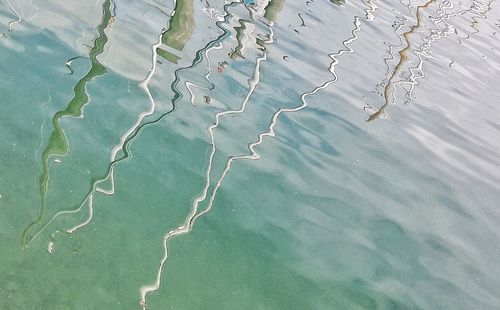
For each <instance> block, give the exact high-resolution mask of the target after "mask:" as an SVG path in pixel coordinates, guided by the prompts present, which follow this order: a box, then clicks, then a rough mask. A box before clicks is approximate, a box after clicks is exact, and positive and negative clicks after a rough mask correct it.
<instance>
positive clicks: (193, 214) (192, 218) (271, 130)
mask: <svg viewBox="0 0 500 310" xmlns="http://www.w3.org/2000/svg"><path fill="white" fill-rule="evenodd" d="M367 5H368V8H366V9H365V10H364V11H365V13H366V15H365V17H364V18H363V17H358V16H356V17H355V19H354V26H355V28H354V30H353V31H352V37H350V38H348V39H346V40H344V41H343V42H342V44H343V46H344V47H345V49H341V50H340V51H339V52H337V53H334V54H330V55H329V57H330V58H331V59H332V63H331V65H330V67H329V71H330V72H331V73H332V75H333V76H334V78H333V79H332V80H329V81H327V82H325V83H324V84H323V85H321V86H318V87H316V88H314V89H313V90H312V91H310V92H307V93H304V94H302V95H301V102H302V103H301V105H299V106H297V107H294V108H281V109H279V110H278V111H277V112H276V113H274V114H273V116H272V118H271V123H270V125H269V127H268V131H266V132H262V133H260V134H259V135H258V140H257V141H256V142H253V143H250V144H249V146H248V149H249V151H250V154H248V155H241V156H232V157H230V158H229V159H228V160H227V162H226V164H225V167H224V170H223V172H222V175H221V176H220V178H219V179H218V180H217V182H216V184H215V187H214V189H213V190H212V193H211V195H210V198H209V201H208V204H207V207H206V208H205V209H204V210H202V211H201V212H198V208H199V205H200V203H201V202H202V201H204V200H205V199H206V197H207V195H208V189H209V187H210V182H211V181H210V174H211V170H212V161H213V156H214V154H215V151H216V147H215V137H214V132H213V131H214V129H215V128H216V127H218V125H219V119H220V117H222V116H224V115H228V114H236V113H241V112H243V111H244V110H245V107H246V102H247V101H248V99H249V97H250V95H251V93H252V92H253V90H252V85H253V84H254V85H256V83H257V82H253V84H251V88H250V92H249V93H248V94H247V97H245V100H244V101H243V105H242V107H241V108H240V109H239V110H236V111H225V112H221V113H219V114H217V115H216V122H215V124H213V125H212V126H210V127H209V133H210V138H211V143H212V152H211V154H210V161H209V165H208V169H207V172H206V183H205V187H204V189H203V191H202V193H201V194H200V195H199V196H198V197H196V199H195V200H194V202H193V204H192V207H191V210H190V213H189V214H188V216H187V217H186V219H185V221H184V223H183V225H182V226H179V227H178V228H176V229H173V230H171V231H169V232H168V233H166V234H165V235H164V237H163V249H164V256H163V258H162V260H161V262H160V266H159V269H158V273H157V277H156V281H155V283H154V284H152V285H148V286H143V287H142V288H141V302H140V303H141V305H142V307H143V310H145V309H146V297H147V294H148V293H150V292H153V291H156V290H158V289H159V287H160V284H161V276H162V271H163V268H164V266H165V263H166V262H167V260H168V243H169V241H170V240H171V239H173V238H174V237H176V236H179V235H184V234H186V233H188V232H189V231H191V229H192V228H193V225H194V223H195V222H196V220H198V219H199V218H200V217H202V216H203V215H205V214H207V213H208V212H210V210H211V209H212V207H213V203H214V201H215V198H216V196H217V192H218V190H219V188H220V187H221V185H222V182H223V180H224V178H225V177H226V175H227V174H228V172H229V171H230V169H231V167H232V164H233V162H234V161H236V160H244V159H246V160H258V159H259V158H260V155H259V154H258V153H257V152H256V151H255V148H256V147H257V146H259V145H261V144H262V143H263V140H264V137H266V136H269V137H275V135H276V133H275V127H276V125H277V122H278V118H279V116H280V115H281V114H282V113H293V112H298V111H300V110H302V109H305V108H306V107H307V106H308V103H307V101H306V98H307V97H308V96H311V95H314V94H316V93H317V92H318V91H320V90H322V89H325V88H326V87H328V86H329V85H330V84H332V83H334V82H336V81H337V79H338V77H337V74H336V72H335V66H336V65H337V64H338V63H339V61H338V59H337V57H339V56H341V55H342V54H345V53H353V52H354V51H353V50H352V49H351V47H350V46H349V44H350V43H352V42H353V41H355V40H356V39H357V38H358V34H357V33H358V32H359V31H360V29H361V28H360V26H361V21H362V20H366V21H373V19H374V15H373V13H374V12H375V10H376V9H377V8H378V7H377V6H376V5H375V4H374V3H373V2H372V1H371V0H370V1H368V2H367ZM272 25H273V23H272V22H270V24H269V29H270V33H271V34H270V40H272V38H273V36H274V33H273V29H272ZM271 42H272V41H271ZM268 43H270V42H268ZM266 55H267V52H265V54H264V55H263V56H262V57H261V58H260V61H262V60H264V59H265V57H266ZM258 64H259V60H257V65H258ZM255 70H256V71H255V72H254V79H253V80H256V78H257V77H258V76H256V74H258V73H259V71H258V68H257V66H256V68H255ZM254 87H255V86H254Z"/></svg>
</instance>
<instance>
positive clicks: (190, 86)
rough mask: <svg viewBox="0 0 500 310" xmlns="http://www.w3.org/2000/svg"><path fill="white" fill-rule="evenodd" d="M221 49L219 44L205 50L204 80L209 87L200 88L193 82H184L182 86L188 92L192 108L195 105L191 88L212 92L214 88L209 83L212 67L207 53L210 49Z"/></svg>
mask: <svg viewBox="0 0 500 310" xmlns="http://www.w3.org/2000/svg"><path fill="white" fill-rule="evenodd" d="M221 48H222V44H221V43H220V42H219V43H218V44H217V45H214V46H213V47H211V48H209V49H207V50H206V52H205V58H206V59H207V70H208V72H207V74H205V80H206V81H207V82H208V83H209V84H210V86H209V87H204V86H200V85H197V84H194V83H193V82H190V81H186V82H184V85H185V86H186V89H187V90H188V92H189V96H190V102H191V104H192V105H193V106H195V105H196V104H195V103H194V100H195V95H194V92H193V90H192V88H193V87H194V88H198V89H205V90H212V89H213V88H214V84H212V82H210V75H211V74H212V67H211V63H210V57H208V52H209V51H211V50H212V49H217V50H218V49H221Z"/></svg>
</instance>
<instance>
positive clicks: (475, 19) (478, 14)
mask: <svg viewBox="0 0 500 310" xmlns="http://www.w3.org/2000/svg"><path fill="white" fill-rule="evenodd" d="M493 2H495V0H489V1H488V3H487V4H486V9H485V10H484V11H479V12H475V11H473V10H471V12H473V13H474V17H472V23H471V25H470V26H471V28H472V29H474V31H473V32H472V33H470V34H467V37H466V38H465V40H468V39H470V36H471V35H473V34H476V33H478V32H479V29H478V28H477V25H478V24H479V21H478V18H480V19H486V18H487V16H486V14H487V13H488V12H489V11H491V5H492V4H493ZM477 4H478V3H477V2H476V1H473V7H478V6H477ZM481 4H482V5H485V4H484V3H481Z"/></svg>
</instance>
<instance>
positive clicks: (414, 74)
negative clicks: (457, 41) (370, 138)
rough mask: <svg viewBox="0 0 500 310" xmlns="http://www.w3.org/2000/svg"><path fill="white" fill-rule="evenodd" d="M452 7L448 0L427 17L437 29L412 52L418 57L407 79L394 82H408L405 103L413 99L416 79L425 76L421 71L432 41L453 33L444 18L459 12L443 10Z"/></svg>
mask: <svg viewBox="0 0 500 310" xmlns="http://www.w3.org/2000/svg"><path fill="white" fill-rule="evenodd" d="M453 7H454V3H453V1H451V0H448V1H446V2H445V3H444V4H443V6H442V7H441V8H440V9H439V10H438V11H437V12H436V14H437V17H429V19H430V20H431V21H432V22H433V23H434V25H436V27H437V28H438V29H439V31H437V32H435V31H432V30H431V33H430V35H429V36H428V37H427V38H425V39H424V43H423V44H422V46H421V47H420V49H419V50H416V51H414V52H413V53H414V54H415V56H416V57H417V58H418V64H417V65H416V66H415V67H412V68H410V69H409V71H410V77H409V78H408V80H409V81H404V80H402V81H400V82H398V83H396V86H397V85H402V84H409V85H410V89H409V90H407V92H406V100H407V101H406V102H405V104H407V103H409V102H410V101H412V100H413V91H414V90H415V87H416V86H417V85H418V79H421V78H424V77H425V74H424V71H423V64H424V58H426V59H428V58H430V57H431V53H432V50H431V48H432V44H433V43H434V42H436V41H437V40H440V39H442V38H445V37H446V36H448V34H450V33H454V31H455V29H454V28H453V27H452V26H451V25H449V24H448V23H447V22H446V20H448V19H450V18H451V17H454V16H456V15H458V14H459V13H460V12H459V13H455V14H447V13H446V11H445V10H450V9H453Z"/></svg>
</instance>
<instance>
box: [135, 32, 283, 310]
mask: <svg viewBox="0 0 500 310" xmlns="http://www.w3.org/2000/svg"><path fill="white" fill-rule="evenodd" d="M268 27H269V39H268V40H264V43H265V44H271V43H273V40H274V32H273V29H272V22H271V23H270V24H269V25H268ZM267 54H268V52H267V50H266V49H264V52H263V55H262V56H261V57H259V58H257V59H256V65H255V68H254V72H253V75H252V79H251V80H250V81H249V90H248V92H247V94H246V96H245V98H244V99H243V101H242V104H241V107H240V108H239V109H238V110H227V111H223V112H219V113H217V114H216V115H215V122H214V124H212V125H211V126H210V127H208V133H209V136H210V142H211V145H212V148H211V152H210V156H209V161H208V167H207V171H206V174H205V186H204V188H203V190H202V193H201V194H200V195H198V196H197V197H195V198H194V200H193V203H192V205H191V209H190V211H189V213H188V215H187V217H186V218H185V220H184V223H183V224H182V225H181V226H179V227H177V228H176V229H173V230H170V231H169V232H167V233H166V234H165V235H164V236H163V249H164V256H163V258H162V260H161V261H160V265H159V268H158V272H157V275H156V280H155V282H154V283H153V284H151V285H145V286H143V287H141V290H140V295H141V300H140V304H141V306H142V308H143V309H146V298H147V295H148V294H149V293H151V292H154V291H157V290H158V289H159V288H160V284H161V277H162V272H163V268H164V266H165V264H166V262H167V260H168V243H169V241H170V240H171V239H173V238H174V237H176V236H179V235H184V234H186V233H188V232H189V231H191V229H192V227H193V225H194V222H195V221H196V219H197V218H198V217H199V216H200V214H199V213H198V208H199V206H200V203H201V202H203V201H205V199H206V198H207V195H208V190H209V188H210V183H211V174H212V166H213V161H214V156H215V153H216V151H217V147H216V141H215V130H216V129H217V128H218V127H219V124H220V120H221V118H223V117H226V116H228V115H234V114H241V113H243V112H244V111H245V110H246V107H247V104H248V101H249V100H250V97H251V96H252V94H253V93H254V91H255V89H256V87H257V85H258V84H259V82H260V66H261V62H262V61H265V60H267ZM226 173H227V172H226ZM219 182H221V180H219ZM219 182H218V183H219ZM214 191H216V190H215V189H214ZM212 195H213V194H212ZM206 212H208V210H205V211H204V212H203V214H204V213H206Z"/></svg>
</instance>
